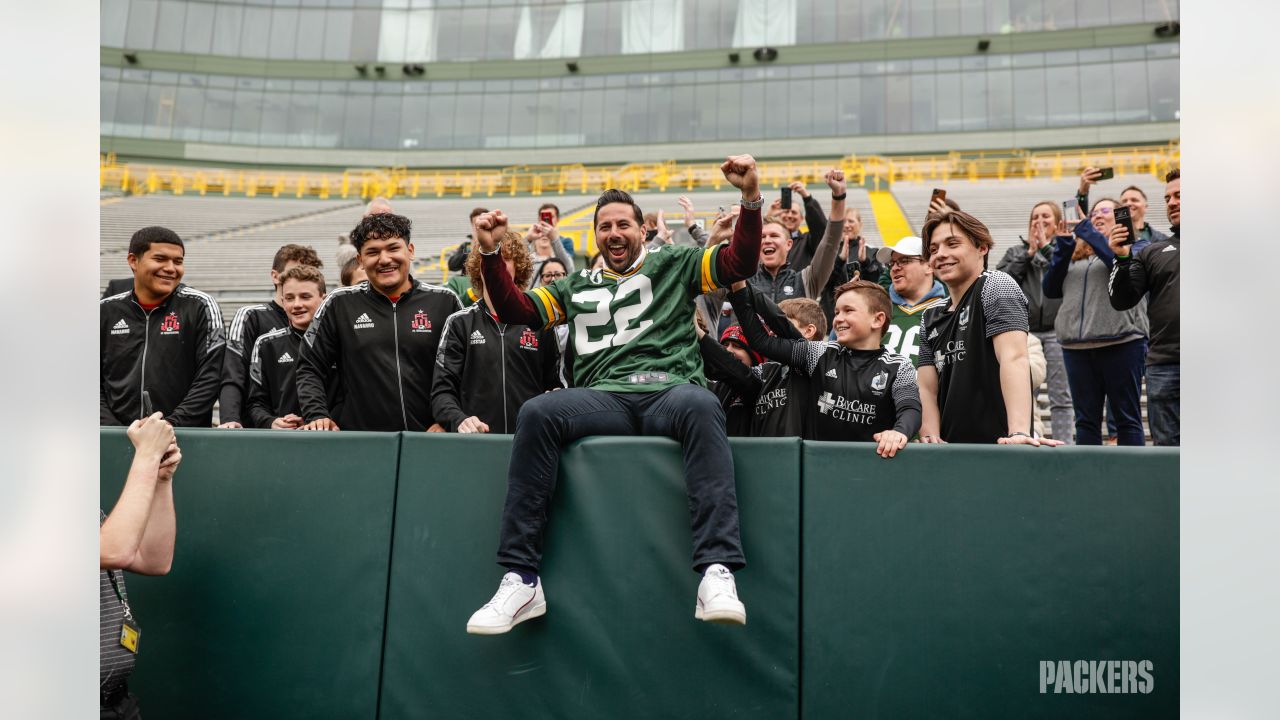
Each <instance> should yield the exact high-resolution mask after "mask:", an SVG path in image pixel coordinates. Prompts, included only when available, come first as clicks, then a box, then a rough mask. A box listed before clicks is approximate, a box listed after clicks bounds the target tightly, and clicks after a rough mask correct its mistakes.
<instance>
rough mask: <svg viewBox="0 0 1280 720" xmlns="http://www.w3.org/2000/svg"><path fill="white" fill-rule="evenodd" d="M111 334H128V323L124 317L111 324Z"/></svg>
mask: <svg viewBox="0 0 1280 720" xmlns="http://www.w3.org/2000/svg"><path fill="white" fill-rule="evenodd" d="M111 334H112V335H128V334H129V323H127V322H125V321H124V318H120V322H117V323H116V324H115V325H113V326H111Z"/></svg>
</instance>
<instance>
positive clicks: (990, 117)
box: [987, 70, 1013, 130]
mask: <svg viewBox="0 0 1280 720" xmlns="http://www.w3.org/2000/svg"><path fill="white" fill-rule="evenodd" d="M987 127H988V129H990V130H1009V129H1011V128H1013V73H1012V72H1011V71H1009V70H991V71H989V72H987Z"/></svg>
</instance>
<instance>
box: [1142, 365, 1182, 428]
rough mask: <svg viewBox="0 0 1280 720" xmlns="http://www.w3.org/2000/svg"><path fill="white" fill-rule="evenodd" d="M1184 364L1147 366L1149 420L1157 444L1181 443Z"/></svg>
mask: <svg viewBox="0 0 1280 720" xmlns="http://www.w3.org/2000/svg"><path fill="white" fill-rule="evenodd" d="M1181 401H1182V366H1181V365H1178V364H1173V365H1148V366H1147V422H1148V423H1149V424H1150V425H1151V439H1152V441H1153V442H1154V443H1155V444H1156V445H1181V444H1182V433H1181V431H1180V430H1179V427H1178V426H1179V422H1178V420H1179V417H1180V408H1181Z"/></svg>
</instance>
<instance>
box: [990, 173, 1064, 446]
mask: <svg viewBox="0 0 1280 720" xmlns="http://www.w3.org/2000/svg"><path fill="white" fill-rule="evenodd" d="M1075 202H1076V201H1075V199H1074V198H1073V199H1071V200H1069V201H1067V203H1066V204H1067V205H1068V209H1071V210H1074V211H1075V215H1076V217H1075V222H1079V220H1080V211H1079V207H1077V206H1076V204H1075ZM1062 211H1063V209H1062V208H1061V207H1059V206H1058V203H1056V202H1054V201H1052V200H1044V201H1042V202H1038V203H1036V204H1035V206H1034V207H1032V208H1031V217H1030V218H1029V219H1028V220H1027V234H1026V236H1025V237H1019V238H1018V239H1019V240H1020V241H1021V242H1020V243H1019V244H1018V245H1015V246H1013V247H1011V248H1009V249H1008V250H1007V251H1006V252H1005V254H1004V257H1002V258H1000V262H999V263H996V269H997V270H1000V271H1001V272H1005V273H1008V274H1009V277H1011V278H1013V279H1014V280H1015V281H1017V283H1018V287H1020V288H1022V293H1023V294H1024V295H1026V296H1027V325H1028V328H1027V329H1028V331H1029V332H1030V333H1031V334H1032V335H1034V336H1036V338H1037V339H1038V340H1039V341H1040V344H1041V346H1042V347H1043V348H1044V358H1045V364H1046V375H1047V376H1048V383H1049V413H1050V427H1051V428H1052V429H1053V437H1054V438H1055V439H1058V440H1061V441H1063V442H1064V443H1065V444H1067V445H1070V444H1072V443H1073V442H1074V438H1075V415H1074V411H1073V410H1072V408H1071V389H1070V386H1069V385H1068V383H1067V370H1066V366H1065V365H1064V364H1063V361H1062V346H1061V345H1059V344H1058V337H1057V335H1056V334H1055V332H1054V323H1055V322H1056V321H1057V317H1058V308H1059V307H1060V306H1061V305H1062V300H1061V299H1060V298H1050V297H1045V294H1044V288H1043V285H1042V283H1043V282H1044V274H1045V271H1047V270H1048V269H1049V258H1050V256H1051V255H1052V253H1053V238H1054V236H1055V235H1056V234H1057V230H1058V226H1059V225H1061V224H1062V221H1063V214H1062ZM1072 224H1074V222H1073V223H1072ZM1036 388H1037V390H1036V392H1039V386H1038V385H1037V386H1036Z"/></svg>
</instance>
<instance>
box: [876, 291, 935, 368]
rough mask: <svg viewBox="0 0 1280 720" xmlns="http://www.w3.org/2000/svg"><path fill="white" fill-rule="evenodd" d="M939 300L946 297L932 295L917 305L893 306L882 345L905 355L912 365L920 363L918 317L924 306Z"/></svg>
mask: <svg viewBox="0 0 1280 720" xmlns="http://www.w3.org/2000/svg"><path fill="white" fill-rule="evenodd" d="M940 302H943V303H944V302H947V298H946V297H932V298H926V299H924V300H921V301H920V304H919V305H898V304H896V303H895V304H894V306H893V317H891V318H889V332H888V333H886V334H885V336H884V346H885V348H886V349H887V350H888V351H889V352H891V353H897V354H898V355H905V356H906V357H907V358H908V359H910V360H911V364H912V365H913V366H918V365H919V364H920V318H921V317H922V316H923V315H924V310H925V308H928V307H933V306H934V305H937V304H938V303H940Z"/></svg>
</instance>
